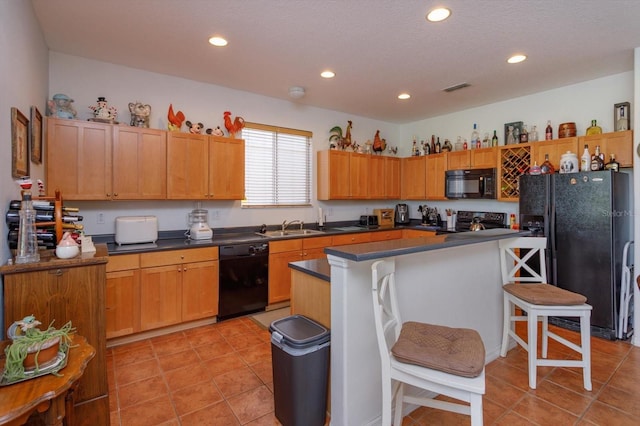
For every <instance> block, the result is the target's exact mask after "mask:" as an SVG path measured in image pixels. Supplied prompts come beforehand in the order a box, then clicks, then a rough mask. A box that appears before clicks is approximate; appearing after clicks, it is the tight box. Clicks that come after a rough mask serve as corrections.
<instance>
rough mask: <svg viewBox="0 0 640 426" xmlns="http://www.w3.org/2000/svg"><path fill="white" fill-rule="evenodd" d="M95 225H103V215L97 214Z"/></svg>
mask: <svg viewBox="0 0 640 426" xmlns="http://www.w3.org/2000/svg"><path fill="white" fill-rule="evenodd" d="M96 223H97V224H98V225H104V213H102V212H100V213H98V216H97V217H96Z"/></svg>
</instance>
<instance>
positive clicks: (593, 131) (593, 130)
mask: <svg viewBox="0 0 640 426" xmlns="http://www.w3.org/2000/svg"><path fill="white" fill-rule="evenodd" d="M601 133H602V127H600V126H598V123H597V122H596V120H591V126H590V127H589V128H587V136H589V135H599V134H601Z"/></svg>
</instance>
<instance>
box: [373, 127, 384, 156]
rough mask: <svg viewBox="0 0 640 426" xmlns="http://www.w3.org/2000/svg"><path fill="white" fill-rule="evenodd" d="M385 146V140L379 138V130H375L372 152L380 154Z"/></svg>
mask: <svg viewBox="0 0 640 426" xmlns="http://www.w3.org/2000/svg"><path fill="white" fill-rule="evenodd" d="M386 147H387V143H386V141H385V140H384V139H380V130H376V135H375V136H374V137H373V152H375V153H378V154H382V152H383V151H384V150H385V148H386Z"/></svg>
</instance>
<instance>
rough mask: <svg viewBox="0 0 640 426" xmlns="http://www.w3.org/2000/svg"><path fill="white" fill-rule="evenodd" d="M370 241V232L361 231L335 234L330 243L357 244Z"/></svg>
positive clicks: (337, 244)
mask: <svg viewBox="0 0 640 426" xmlns="http://www.w3.org/2000/svg"><path fill="white" fill-rule="evenodd" d="M368 242H371V232H362V233H359V234H347V235H335V236H334V237H333V238H332V240H331V244H332V245H334V246H344V245H348V244H359V243H368Z"/></svg>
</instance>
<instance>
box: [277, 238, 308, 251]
mask: <svg viewBox="0 0 640 426" xmlns="http://www.w3.org/2000/svg"><path fill="white" fill-rule="evenodd" d="M301 250H302V238H296V239H293V240H284V241H272V242H269V253H283V252H286V251H301Z"/></svg>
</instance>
